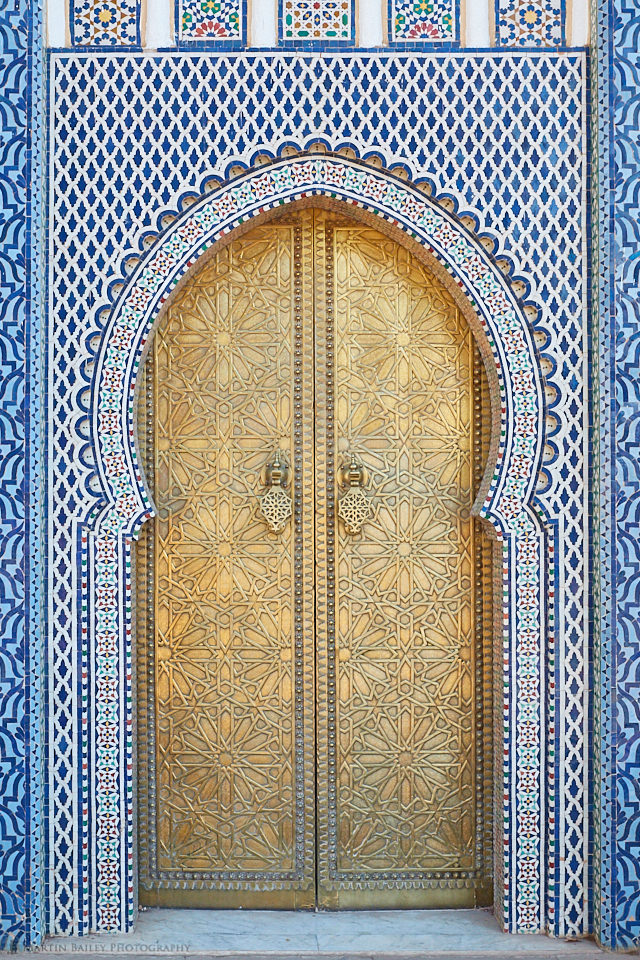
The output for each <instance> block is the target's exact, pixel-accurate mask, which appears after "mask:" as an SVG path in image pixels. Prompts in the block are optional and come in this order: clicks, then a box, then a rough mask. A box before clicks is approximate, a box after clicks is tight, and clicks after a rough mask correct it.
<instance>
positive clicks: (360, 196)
mask: <svg viewBox="0 0 640 960" xmlns="http://www.w3.org/2000/svg"><path fill="white" fill-rule="evenodd" d="M307 196H316V197H327V198H330V199H332V200H339V201H342V202H345V203H347V204H350V205H355V206H357V207H359V208H361V209H363V210H365V211H370V212H372V213H374V214H376V215H377V216H378V217H382V218H384V220H385V221H387V222H391V223H392V224H393V225H394V226H395V227H396V229H399V230H400V231H402V232H403V233H404V234H406V235H407V236H408V238H409V239H410V240H411V241H413V242H414V243H416V244H418V245H420V246H422V247H423V248H424V249H425V250H426V251H427V252H428V253H429V254H430V255H431V256H432V257H433V258H434V260H435V261H436V263H437V264H439V265H440V266H441V271H442V272H443V273H444V276H445V277H447V278H449V280H450V283H449V285H450V286H454V287H457V288H458V290H459V291H460V292H461V293H462V294H463V296H464V299H465V300H466V301H468V303H469V304H470V305H471V307H472V309H473V312H474V313H475V315H476V317H477V319H478V321H479V324H476V331H475V333H476V336H477V338H478V340H479V341H480V342H481V348H482V347H483V346H484V349H483V354H484V356H485V362H486V363H487V362H488V355H489V354H490V355H491V357H492V361H493V362H492V363H491V361H489V371H488V372H489V376H490V379H492V380H493V381H494V384H495V387H496V390H495V391H494V392H497V393H498V394H499V396H494V397H493V400H494V414H495V412H498V411H499V413H500V418H501V423H500V429H499V431H498V432H497V443H494V444H493V450H492V455H491V457H490V463H489V465H488V468H487V475H486V477H485V481H484V482H483V484H482V487H481V497H482V502H480V497H479V499H478V502H477V504H476V511H477V513H479V514H480V515H481V516H483V517H485V518H486V519H488V520H490V521H491V522H492V523H493V524H494V526H495V527H496V529H497V531H498V532H499V533H500V532H506V531H507V530H508V529H510V528H512V527H513V525H514V524H515V525H516V526H517V525H518V524H521V523H522V521H523V517H522V516H521V514H522V511H523V510H524V508H525V506H526V505H527V504H528V503H529V501H530V499H531V496H532V492H533V487H534V484H535V480H536V476H537V467H538V464H539V462H540V456H541V443H542V440H541V438H542V416H543V413H542V411H543V401H542V378H541V374H540V370H539V366H538V362H537V358H536V351H535V347H534V344H533V339H532V335H531V331H530V329H529V326H528V323H527V320H526V318H525V315H524V312H523V311H522V309H521V308H520V306H519V304H518V302H517V300H516V298H515V296H514V295H513V294H512V292H511V290H510V289H509V285H508V282H507V281H506V280H505V278H504V276H503V275H502V273H501V271H500V269H499V268H498V267H497V266H496V265H495V264H494V263H493V262H492V260H491V258H490V257H489V256H488V254H487V252H486V251H485V250H484V248H483V247H482V245H481V244H480V243H479V242H478V241H476V240H475V239H474V238H473V236H472V234H470V233H469V231H468V230H467V229H466V228H465V227H464V226H462V225H461V224H460V223H459V222H458V221H456V219H455V218H454V217H453V216H452V215H451V214H449V213H448V212H447V211H445V210H443V209H442V208H441V207H439V206H438V204H437V203H436V202H435V201H434V200H432V199H430V198H428V197H425V196H424V195H423V194H421V193H420V192H419V191H417V190H415V189H414V188H411V187H409V186H407V185H406V184H405V183H403V182H402V181H400V180H398V179H396V178H395V177H392V176H391V175H389V174H385V173H380V172H378V171H372V170H371V169H369V168H367V167H364V166H362V165H361V164H359V163H356V162H354V161H349V160H345V159H344V158H336V157H327V156H323V157H305V156H302V157H298V158H295V159H287V160H282V161H280V162H278V163H275V164H273V165H272V166H270V167H268V168H261V169H258V170H257V171H249V172H248V173H246V174H243V175H242V176H240V177H239V178H238V179H237V180H235V181H233V182H232V183H230V184H228V185H227V186H225V187H221V188H220V189H219V190H216V191H215V192H214V193H212V194H210V195H208V196H207V197H205V198H203V199H202V200H201V201H200V202H199V203H196V204H193V205H192V206H190V207H189V208H188V210H187V211H186V212H185V213H184V214H183V215H182V216H181V217H180V218H178V219H177V220H176V221H175V223H174V224H173V225H172V226H171V227H170V228H169V229H168V230H167V231H166V233H165V234H164V235H163V236H162V237H161V238H160V239H159V240H158V242H157V243H156V244H155V245H154V246H153V247H152V248H151V250H150V251H149V253H148V254H147V256H146V257H145V258H144V260H143V261H142V263H141V264H140V266H139V267H138V269H137V270H136V272H135V274H134V275H133V276H132V277H131V279H130V281H129V283H128V284H127V286H126V288H125V290H124V291H123V293H122V295H121V297H120V299H119V301H118V303H117V305H116V307H115V309H114V311H113V314H112V317H111V319H110V322H109V324H108V326H107V329H106V331H105V335H104V337H103V341H102V346H101V350H100V353H99V357H98V362H97V364H96V372H95V376H94V396H95V397H96V401H97V402H96V404H95V406H94V421H93V427H94V438H95V444H96V449H97V451H98V457H97V465H98V472H99V476H100V480H101V486H102V490H103V492H104V495H105V498H106V501H107V505H106V506H105V507H104V508H103V509H102V511H101V512H100V513H99V515H98V517H97V521H96V524H95V525H94V529H96V530H98V529H101V530H103V531H105V532H107V531H109V533H110V534H111V535H118V534H120V535H129V536H131V535H135V532H136V530H137V529H138V528H139V525H140V524H141V523H142V522H143V520H144V518H145V517H146V516H149V515H150V513H151V512H152V510H153V505H152V503H151V501H150V499H149V497H148V496H147V493H146V491H145V486H144V483H143V480H142V476H141V471H140V468H139V464H138V459H137V456H136V451H135V425H134V422H133V419H134V404H133V395H134V392H135V384H136V377H137V373H138V370H139V368H140V362H141V357H142V353H143V351H144V349H145V345H146V343H147V341H148V338H149V336H150V333H151V330H152V328H153V325H154V322H155V321H156V318H157V315H158V312H159V311H160V309H161V308H162V306H163V304H164V303H165V301H166V300H167V298H168V297H169V296H170V295H171V293H172V291H173V290H174V288H175V287H176V285H177V284H178V283H180V281H181V280H182V278H183V277H184V276H185V275H186V274H187V273H188V272H189V270H190V269H191V268H192V267H193V266H194V264H195V263H196V262H197V261H198V260H199V258H200V257H201V256H203V255H204V254H205V253H206V252H207V251H208V250H209V249H210V248H211V247H212V245H213V244H215V243H217V242H218V241H220V240H221V239H222V238H224V237H225V236H227V235H228V234H229V233H230V232H231V231H233V230H234V229H236V228H238V227H241V226H242V225H243V224H245V223H246V221H247V220H249V219H252V218H254V217H255V216H257V215H260V214H264V213H265V211H268V210H270V209H275V208H277V207H280V206H282V205H283V204H286V203H292V202H295V201H299V200H301V199H303V198H305V197H307ZM468 313H469V311H468V310H467V314H468ZM480 326H481V329H482V331H483V332H484V336H482V335H480V336H479V335H478V334H479V332H480V330H479V327H480ZM482 340H484V341H485V342H484V344H483V343H482ZM492 374H493V376H492ZM491 461H493V462H491Z"/></svg>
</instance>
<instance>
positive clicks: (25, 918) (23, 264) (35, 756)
mask: <svg viewBox="0 0 640 960" xmlns="http://www.w3.org/2000/svg"><path fill="white" fill-rule="evenodd" d="M42 66H43V60H42V18H41V9H40V7H39V6H38V5H37V2H36V3H35V4H33V5H32V4H31V3H30V2H29V0H14V2H13V3H8V4H5V5H4V6H2V7H0V115H1V116H2V121H1V123H0V195H1V197H2V202H1V204H0V211H1V212H0V491H1V492H0V555H1V557H2V562H1V564H0V630H1V643H2V646H1V650H2V653H1V655H0V729H1V730H2V735H1V739H0V872H1V874H2V882H1V884H0V948H2V949H11V950H15V949H19V948H22V947H26V946H28V945H29V944H31V943H32V942H38V941H39V939H40V937H41V935H42V929H43V926H42V895H41V893H42V891H41V884H42V834H43V824H42V809H43V804H42V796H41V786H42V763H41V748H42V737H41V733H42V730H41V701H40V683H41V674H42V670H41V661H40V649H41V648H40V640H41V638H40V631H39V624H40V606H39V604H40V595H39V591H40V589H41V587H40V584H41V583H42V582H43V581H42V576H41V571H40V566H39V565H40V560H41V557H40V546H39V544H40V535H41V529H40V522H39V517H38V514H37V506H38V504H39V502H40V497H39V491H40V490H41V479H42V478H41V466H42V460H41V458H40V443H39V437H38V430H39V429H40V425H41V422H42V418H41V416H40V392H39V390H40V388H39V383H40V379H41V378H40V370H39V350H40V337H39V318H40V311H39V307H40V299H41V295H42V290H41V287H40V282H41V277H42V263H41V256H42V245H41V227H42V202H41V201H42V194H41V185H42V141H41V137H42V121H43V119H44V112H43V101H42V99H41V96H42ZM32 508H33V509H32Z"/></svg>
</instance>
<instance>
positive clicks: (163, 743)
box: [136, 210, 492, 908]
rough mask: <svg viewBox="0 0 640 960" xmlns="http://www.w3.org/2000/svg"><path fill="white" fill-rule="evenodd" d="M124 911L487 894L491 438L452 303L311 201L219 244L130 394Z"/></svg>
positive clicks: (376, 240)
mask: <svg viewBox="0 0 640 960" xmlns="http://www.w3.org/2000/svg"><path fill="white" fill-rule="evenodd" d="M142 387H143V388H142V394H141V404H140V414H139V436H140V446H141V452H142V455H143V458H144V459H145V461H146V465H147V477H148V479H149V483H150V486H151V488H152V492H153V495H154V499H155V503H156V507H157V517H156V519H155V520H154V521H153V523H152V524H149V525H147V527H146V528H145V530H144V531H143V536H142V537H141V541H140V543H139V547H138V551H137V570H136V583H137V597H138V599H137V651H138V652H137V668H138V684H137V686H138V691H139V698H138V699H139V710H138V744H139V750H138V762H139V773H140V789H139V808H140V816H139V849H140V897H141V901H142V902H143V903H147V904H158V905H192V906H220V907H226V906H254V907H255V906H264V907H290V908H291V907H313V906H315V905H316V904H318V905H319V906H321V907H325V908H339V907H346V908H355V907H372V906H379V907H399V906H403V907H418V906H465V905H467V906H469V905H475V904H484V903H487V902H490V899H491V883H490V874H491V849H490V848H491V843H490V836H491V824H490V815H489V810H490V787H489V784H490V782H491V773H492V771H491V758H490V743H491V738H490V728H491V682H490V664H491V653H490V645H491V633H492V630H491V620H492V614H491V610H492V604H491V596H490V590H491V552H492V551H491V545H490V543H489V541H488V539H486V538H485V537H484V534H483V532H482V530H481V528H480V526H479V523H478V522H477V521H475V520H474V519H472V518H471V515H470V509H471V505H472V502H473V499H474V495H475V490H476V488H477V486H478V484H479V481H480V476H481V472H482V467H483V464H484V460H485V456H486V449H487V443H488V422H489V419H490V416H489V404H488V400H487V390H486V385H485V380H484V373H483V367H482V363H481V361H480V359H479V355H478V353H477V350H476V348H475V345H474V342H473V339H472V336H471V333H470V331H469V328H468V326H467V322H466V320H465V318H464V317H463V316H462V314H461V312H460V309H459V307H458V306H457V305H456V304H455V302H454V300H453V299H452V297H451V296H450V294H449V293H448V292H447V290H446V289H445V288H444V287H443V286H442V285H441V284H440V282H439V281H438V280H437V279H436V278H435V277H434V276H433V274H432V273H430V271H429V269H428V268H427V267H426V266H425V265H424V264H423V263H422V262H420V260H418V259H417V257H416V256H414V255H413V254H412V253H411V252H409V251H408V250H407V249H406V248H405V247H403V246H401V245H399V244H398V243H396V242H395V240H393V239H391V238H390V237H387V236H385V235H383V234H381V233H380V232H378V231H377V230H376V229H374V228H373V227H371V226H369V225H367V224H364V223H361V222H358V221H355V220H350V219H347V218H345V217H343V216H341V215H339V214H336V213H333V212H328V211H324V210H303V211H299V212H297V213H294V212H291V211H289V212H288V213H287V214H285V215H283V216H281V217H279V218H277V219H272V220H270V221H268V222H266V223H263V224H262V225H260V226H257V227H253V228H252V229H251V230H250V231H248V232H247V233H245V234H244V235H243V236H241V237H237V238H235V239H232V240H231V241H230V242H229V243H228V244H227V245H226V246H225V247H223V248H222V249H220V248H218V252H217V253H216V255H215V256H214V257H213V258H211V259H209V260H208V261H207V262H205V263H204V264H203V265H202V266H201V267H200V268H199V269H198V270H197V272H196V273H195V274H194V275H192V277H191V278H190V279H189V280H188V281H187V282H186V283H185V285H184V286H183V287H182V288H181V289H180V290H179V291H178V293H177V294H176V296H175V298H174V300H173V302H172V304H171V306H170V307H169V310H168V313H167V315H166V316H165V317H164V321H163V323H162V324H161V326H160V328H159V331H158V333H157V334H156V337H155V339H154V341H153V345H152V349H151V352H150V355H149V359H148V361H147V366H146V370H145V374H144V378H143V385H142Z"/></svg>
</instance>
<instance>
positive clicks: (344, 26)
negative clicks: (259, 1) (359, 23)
mask: <svg viewBox="0 0 640 960" xmlns="http://www.w3.org/2000/svg"><path fill="white" fill-rule="evenodd" d="M353 8H354V0H280V21H281V30H282V39H283V40H304V41H310V40H313V41H327V40H328V41H332V40H347V41H348V40H353V38H354V29H355V24H354V9H353Z"/></svg>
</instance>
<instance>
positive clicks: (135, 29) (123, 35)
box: [69, 0, 141, 47]
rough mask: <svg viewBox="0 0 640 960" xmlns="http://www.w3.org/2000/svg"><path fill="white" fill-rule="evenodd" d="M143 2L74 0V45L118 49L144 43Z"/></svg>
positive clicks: (71, 22)
mask: <svg viewBox="0 0 640 960" xmlns="http://www.w3.org/2000/svg"><path fill="white" fill-rule="evenodd" d="M140 3H141V0H70V2H69V27H70V33H71V43H72V44H73V45H74V46H77V47H82V46H89V45H91V46H98V47H118V46H124V47H129V46H135V45H137V44H139V43H140Z"/></svg>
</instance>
